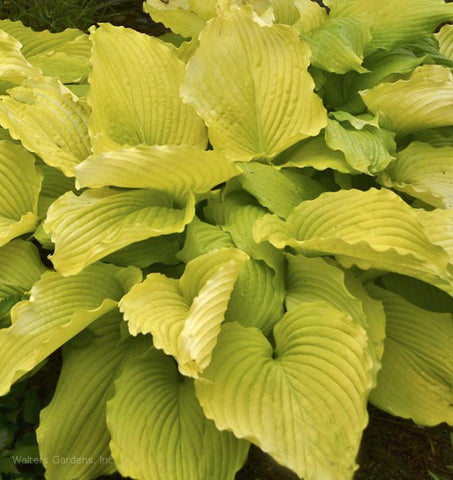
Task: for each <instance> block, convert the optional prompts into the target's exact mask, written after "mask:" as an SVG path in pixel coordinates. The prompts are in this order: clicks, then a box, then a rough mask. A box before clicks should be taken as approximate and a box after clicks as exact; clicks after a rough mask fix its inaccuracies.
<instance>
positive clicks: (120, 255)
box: [104, 222, 193, 268]
mask: <svg viewBox="0 0 453 480" xmlns="http://www.w3.org/2000/svg"><path fill="white" fill-rule="evenodd" d="M192 223H193V222H192ZM192 223H191V224H190V225H192ZM179 249H180V247H179V240H178V237H177V235H162V236H161V237H154V238H148V239H147V240H143V241H141V242H137V243H133V244H132V245H128V246H127V247H124V248H122V249H121V250H118V251H116V252H114V253H111V254H110V255H107V257H105V258H104V261H105V262H108V263H114V264H115V265H120V266H122V267H127V266H128V265H134V266H135V267H138V268H146V267H149V266H150V265H153V264H155V263H163V264H165V265H174V264H176V263H178V259H177V258H176V254H177V253H178V252H179Z"/></svg>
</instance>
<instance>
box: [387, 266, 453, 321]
mask: <svg viewBox="0 0 453 480" xmlns="http://www.w3.org/2000/svg"><path fill="white" fill-rule="evenodd" d="M379 281H380V282H381V284H382V285H383V286H384V287H385V288H386V289H387V290H390V291H391V292H394V293H396V294H398V295H400V296H401V297H403V298H404V299H406V300H407V301H408V302H410V303H413V304H414V305H416V306H417V307H420V308H423V309H425V310H431V311H432V312H453V297H451V296H450V295H448V294H447V293H445V292H443V291H442V290H439V289H437V288H435V287H433V286H432V285H428V284H427V283H424V282H421V281H420V280H417V279H415V278H411V277H406V276H404V275H398V274H396V273H387V274H386V275H384V276H382V277H381V278H380V279H379Z"/></svg>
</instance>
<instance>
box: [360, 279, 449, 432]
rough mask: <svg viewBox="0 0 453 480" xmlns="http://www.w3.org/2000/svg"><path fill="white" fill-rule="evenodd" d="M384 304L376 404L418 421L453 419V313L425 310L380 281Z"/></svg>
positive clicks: (376, 289)
mask: <svg viewBox="0 0 453 480" xmlns="http://www.w3.org/2000/svg"><path fill="white" fill-rule="evenodd" d="M367 289H368V291H369V293H370V294H371V295H373V296H374V297H375V298H378V299H379V300H381V301H382V302H383V303H384V309H385V313H386V316H387V327H386V335H387V336H386V340H385V349H384V356H383V358H382V369H381V371H380V372H379V374H378V385H377V387H376V388H375V389H374V390H373V391H372V392H371V395H370V400H371V401H372V402H373V404H374V405H376V406H377V407H379V408H380V409H382V410H385V411H387V412H389V413H391V414H392V415H398V416H400V417H404V418H412V419H413V420H414V422H415V423H418V424H419V425H428V426H432V425H437V424H438V423H441V422H447V423H449V424H450V425H452V424H453V410H452V408H451V405H452V403H453V388H452V386H453V350H452V348H451V345H452V342H453V318H452V315H451V313H436V312H430V311H428V310H423V309H421V308H419V307H416V306H415V305H413V304H411V303H409V302H407V301H406V300H404V299H403V298H402V297H400V296H399V295H396V294H394V293H391V292H389V291H387V290H384V289H382V288H379V287H376V286H372V285H370V286H368V287H367Z"/></svg>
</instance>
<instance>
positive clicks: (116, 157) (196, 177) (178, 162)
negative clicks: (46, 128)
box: [76, 145, 240, 200]
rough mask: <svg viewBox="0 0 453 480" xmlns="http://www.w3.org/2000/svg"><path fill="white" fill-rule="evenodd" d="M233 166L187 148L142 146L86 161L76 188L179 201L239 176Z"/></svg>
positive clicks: (212, 154)
mask: <svg viewBox="0 0 453 480" xmlns="http://www.w3.org/2000/svg"><path fill="white" fill-rule="evenodd" d="M239 173H240V170H239V169H238V168H237V167H235V166H234V164H233V162H231V161H228V160H226V159H224V158H222V157H220V156H219V155H218V154H217V153H216V152H213V151H204V150H201V149H200V148H198V147H192V146H189V145H164V146H160V145H153V146H148V145H141V146H137V147H132V148H121V149H118V150H113V151H110V152H105V153H101V154H100V155H94V156H91V157H89V158H87V159H86V160H85V161H84V162H82V163H81V164H79V165H78V166H77V168H76V176H77V186H78V188H82V187H94V188H97V187H103V186H106V185H110V186H115V187H122V188H151V189H154V190H160V191H163V192H167V193H169V194H171V195H172V196H174V197H175V198H176V199H178V200H182V199H183V198H186V197H187V194H188V193H189V192H191V191H193V192H196V193H205V192H208V191H209V190H210V189H211V188H213V187H215V186H216V185H218V184H220V183H223V182H225V181H226V180H228V179H230V178H231V177H233V176H235V175H238V174H239Z"/></svg>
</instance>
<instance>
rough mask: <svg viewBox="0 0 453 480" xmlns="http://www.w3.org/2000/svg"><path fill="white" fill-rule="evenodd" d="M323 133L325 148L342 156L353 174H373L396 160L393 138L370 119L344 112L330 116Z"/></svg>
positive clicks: (393, 135)
mask: <svg viewBox="0 0 453 480" xmlns="http://www.w3.org/2000/svg"><path fill="white" fill-rule="evenodd" d="M331 116H332V117H333V118H330V119H329V120H328V122H327V127H326V130H325V140H326V144H327V146H328V147H329V148H331V149H332V150H338V151H340V152H342V153H343V155H344V158H345V160H346V162H347V163H348V164H349V165H350V166H351V168H352V169H353V170H354V171H356V172H362V173H366V174H369V175H370V174H371V175H373V174H375V173H377V172H380V171H381V170H384V169H385V168H386V167H387V166H388V164H389V163H390V162H391V161H392V160H394V159H395V151H396V143H395V140H394V138H395V134H394V133H393V132H390V131H389V130H385V129H384V128H381V127H380V126H379V124H378V121H377V119H376V118H373V117H371V116H369V115H362V116H359V117H354V116H353V115H350V114H348V113H347V112H333V113H332V115H331Z"/></svg>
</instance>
